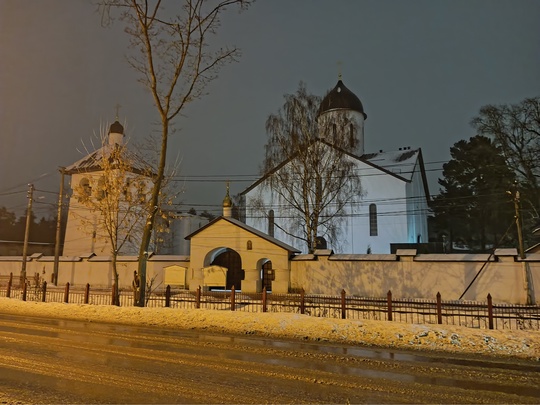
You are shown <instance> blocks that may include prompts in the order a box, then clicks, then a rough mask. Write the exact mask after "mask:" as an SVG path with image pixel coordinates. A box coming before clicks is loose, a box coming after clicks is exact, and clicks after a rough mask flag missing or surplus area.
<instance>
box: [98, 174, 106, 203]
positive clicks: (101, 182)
mask: <svg viewBox="0 0 540 405" xmlns="http://www.w3.org/2000/svg"><path fill="white" fill-rule="evenodd" d="M105 193H106V190H105V178H104V177H100V178H99V180H98V184H97V190H96V198H97V199H98V201H100V200H103V199H104V198H105Z"/></svg>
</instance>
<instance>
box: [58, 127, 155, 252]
mask: <svg viewBox="0 0 540 405" xmlns="http://www.w3.org/2000/svg"><path fill="white" fill-rule="evenodd" d="M101 142H102V145H101V147H99V148H98V149H96V150H95V151H93V152H91V153H89V154H88V155H87V156H85V157H84V158H82V159H80V160H79V161H77V162H75V163H73V164H72V165H70V166H68V167H66V168H65V170H64V173H65V174H66V175H69V176H71V182H70V185H71V192H70V201H69V209H68V218H67V225H66V235H65V242H64V249H63V255H64V256H72V255H73V256H78V255H81V254H86V255H90V254H93V255H97V256H109V255H111V252H112V249H117V251H118V254H120V255H136V254H137V253H138V249H139V246H140V240H141V237H142V221H143V220H144V217H145V216H144V212H145V198H146V196H147V193H148V191H149V190H150V187H151V182H152V179H151V177H150V175H149V174H148V173H149V171H148V168H147V167H146V165H145V164H144V162H143V161H142V160H141V159H140V158H136V157H135V156H134V155H133V154H131V153H130V152H129V150H128V148H127V143H126V142H124V127H123V126H122V124H120V122H118V120H116V121H115V122H114V123H113V124H111V126H110V127H109V130H108V133H107V135H106V136H103V139H102V140H101Z"/></svg>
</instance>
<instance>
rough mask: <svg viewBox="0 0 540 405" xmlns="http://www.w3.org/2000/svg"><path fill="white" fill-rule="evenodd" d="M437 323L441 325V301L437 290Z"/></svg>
mask: <svg viewBox="0 0 540 405" xmlns="http://www.w3.org/2000/svg"><path fill="white" fill-rule="evenodd" d="M437 323H438V324H439V325H442V301H441V293H440V292H437Z"/></svg>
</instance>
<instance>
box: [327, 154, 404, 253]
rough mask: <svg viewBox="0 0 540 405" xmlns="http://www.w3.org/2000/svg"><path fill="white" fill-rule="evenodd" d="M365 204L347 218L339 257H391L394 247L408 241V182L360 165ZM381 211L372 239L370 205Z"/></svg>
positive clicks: (361, 204)
mask: <svg viewBox="0 0 540 405" xmlns="http://www.w3.org/2000/svg"><path fill="white" fill-rule="evenodd" d="M359 170H360V174H361V176H362V177H361V187H362V193H363V194H362V201H361V203H360V204H358V205H356V212H350V213H349V215H348V216H347V221H346V225H345V230H346V233H347V237H348V238H347V239H346V240H345V243H343V246H342V247H341V248H340V249H335V253H354V254H364V253H367V252H368V251H370V252H371V253H390V243H395V242H403V241H406V240H407V214H406V206H405V195H406V194H405V193H406V191H405V182H404V181H403V180H400V179H398V178H396V177H394V176H392V175H389V174H386V173H384V172H381V171H380V170H377V169H374V168H372V167H371V166H369V165H366V164H364V163H361V164H359ZM371 204H374V205H375V207H376V210H377V235H376V236H371V235H370V205H371Z"/></svg>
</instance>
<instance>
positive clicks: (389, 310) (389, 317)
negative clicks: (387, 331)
mask: <svg viewBox="0 0 540 405" xmlns="http://www.w3.org/2000/svg"><path fill="white" fill-rule="evenodd" d="M386 301H387V302H388V320H389V321H391V320H392V291H390V290H388V293H387V294H386Z"/></svg>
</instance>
